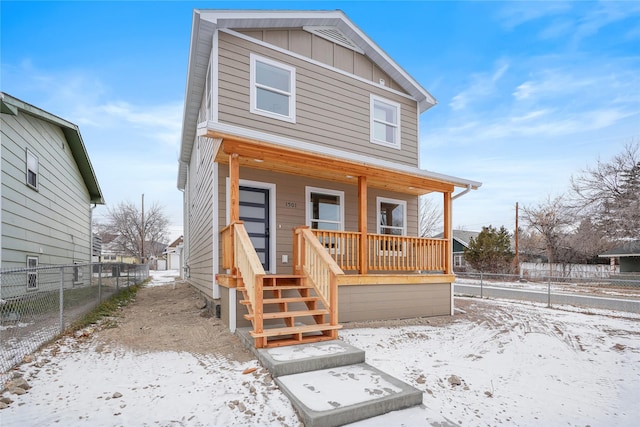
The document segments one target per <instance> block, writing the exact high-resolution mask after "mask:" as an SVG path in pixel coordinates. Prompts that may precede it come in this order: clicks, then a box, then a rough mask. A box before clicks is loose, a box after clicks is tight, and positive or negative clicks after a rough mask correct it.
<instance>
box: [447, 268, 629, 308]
mask: <svg viewBox="0 0 640 427" xmlns="http://www.w3.org/2000/svg"><path fill="white" fill-rule="evenodd" d="M549 273H553V271H549V272H548V273H547V275H546V276H545V275H543V274H541V273H540V274H535V275H530V274H519V275H516V274H492V273H480V272H455V275H456V281H455V283H454V286H455V292H456V293H457V294H458V295H476V296H479V297H480V298H484V297H489V298H491V297H493V298H505V299H516V300H526V301H533V302H542V303H546V304H547V306H548V307H551V305H552V303H554V304H568V305H579V306H585V307H591V308H602V309H611V310H617V311H626V312H631V313H639V314H640V273H615V274H614V273H611V274H608V275H607V276H606V277H603V275H601V274H598V273H596V274H593V275H591V276H589V275H586V274H580V275H579V277H568V276H567V275H554V274H549Z"/></svg>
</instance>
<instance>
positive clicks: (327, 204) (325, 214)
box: [307, 187, 344, 231]
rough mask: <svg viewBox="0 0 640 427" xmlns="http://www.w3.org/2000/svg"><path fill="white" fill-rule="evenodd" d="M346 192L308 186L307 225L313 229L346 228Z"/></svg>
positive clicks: (334, 229) (335, 229)
mask: <svg viewBox="0 0 640 427" xmlns="http://www.w3.org/2000/svg"><path fill="white" fill-rule="evenodd" d="M343 199H344V192H342V191H335V190H325V189H323V188H313V187H307V225H308V226H310V227H311V229H312V230H333V231H341V230H344V204H343Z"/></svg>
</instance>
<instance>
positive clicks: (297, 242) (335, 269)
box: [293, 227, 344, 333]
mask: <svg viewBox="0 0 640 427" xmlns="http://www.w3.org/2000/svg"><path fill="white" fill-rule="evenodd" d="M293 260H294V273H295V274H302V275H305V276H306V277H307V280H308V281H309V283H310V284H312V285H313V287H314V288H315V290H316V293H317V294H318V296H319V297H320V299H321V300H322V303H323V304H324V306H325V307H326V308H327V309H328V310H329V323H330V324H331V325H332V326H335V325H337V324H338V276H339V275H343V274H344V272H343V271H342V270H341V269H340V267H339V266H338V264H337V263H336V262H335V261H334V259H333V258H332V257H331V255H329V253H328V252H327V250H326V248H325V247H324V245H322V244H321V243H320V241H319V240H318V238H317V237H316V236H315V235H314V233H312V232H311V230H310V229H309V227H298V228H296V229H295V230H294V242H293ZM333 332H334V333H335V331H333Z"/></svg>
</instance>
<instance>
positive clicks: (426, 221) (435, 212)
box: [418, 196, 442, 237]
mask: <svg viewBox="0 0 640 427" xmlns="http://www.w3.org/2000/svg"><path fill="white" fill-rule="evenodd" d="M418 228H419V229H418V232H419V233H420V236H421V237H431V236H434V235H436V234H437V233H438V232H440V231H441V230H442V210H441V208H439V207H438V206H436V204H435V202H434V201H433V199H430V198H428V197H426V196H422V197H420V198H419V199H418Z"/></svg>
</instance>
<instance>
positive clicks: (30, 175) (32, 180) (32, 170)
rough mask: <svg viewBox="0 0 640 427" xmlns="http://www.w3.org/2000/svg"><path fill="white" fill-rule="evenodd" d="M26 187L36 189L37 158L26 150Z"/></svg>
mask: <svg viewBox="0 0 640 427" xmlns="http://www.w3.org/2000/svg"><path fill="white" fill-rule="evenodd" d="M26 177H27V185H28V186H29V187H32V188H34V189H36V190H37V189H38V157H37V156H36V155H35V154H33V153H32V152H31V151H29V149H27V171H26Z"/></svg>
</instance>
